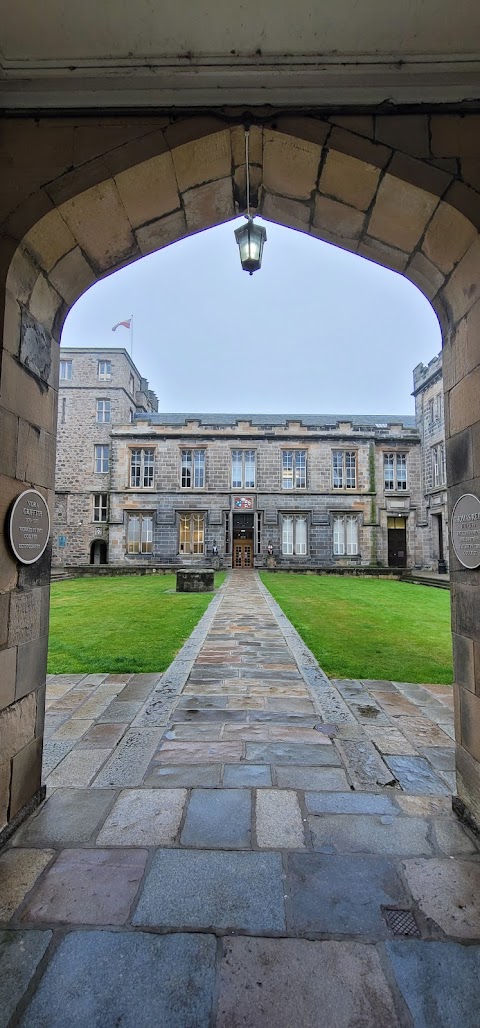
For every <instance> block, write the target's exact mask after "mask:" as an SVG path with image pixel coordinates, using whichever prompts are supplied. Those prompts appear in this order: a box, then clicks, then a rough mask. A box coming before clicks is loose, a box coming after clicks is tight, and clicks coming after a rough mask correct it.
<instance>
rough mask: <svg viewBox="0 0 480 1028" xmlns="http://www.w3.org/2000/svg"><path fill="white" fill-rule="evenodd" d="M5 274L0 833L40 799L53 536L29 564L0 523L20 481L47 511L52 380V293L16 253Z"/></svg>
mask: <svg viewBox="0 0 480 1028" xmlns="http://www.w3.org/2000/svg"><path fill="white" fill-rule="evenodd" d="M12 280H13V281H14V282H15V280H16V283H17V284H19V283H21V288H20V289H18V291H17V289H15V294H14V293H13V292H11V291H9V290H8V289H7V290H6V291H4V293H3V296H4V298H5V322H4V334H3V338H2V341H1V343H0V347H1V348H0V359H1V365H0V440H1V445H0V524H1V528H2V530H1V531H0V839H1V838H2V837H3V838H4V837H5V836H6V835H7V834H8V831H10V830H11V828H12V827H13V826H14V825H15V824H16V823H18V821H19V820H21V819H22V817H23V816H24V814H25V813H26V812H27V811H28V810H29V809H31V808H32V807H33V806H34V805H35V804H36V803H37V802H38V801H39V800H40V798H41V791H40V790H41V760H42V740H43V719H44V709H45V676H46V661H47V644H48V610H49V590H50V584H49V583H50V549H51V544H49V546H48V547H47V550H46V551H45V553H44V554H43V556H42V557H41V558H40V560H39V561H38V562H37V563H36V564H32V565H29V566H27V565H22V564H20V563H19V562H18V561H16V559H15V557H14V556H13V554H12V553H11V551H10V548H9V545H8V543H7V541H6V538H5V534H4V530H3V529H4V525H5V522H6V519H7V517H8V511H9V508H10V507H11V505H12V503H13V501H14V500H15V499H16V497H17V496H18V495H19V493H21V492H22V491H23V490H24V489H26V488H29V487H34V488H36V489H38V490H39V492H40V493H42V495H43V496H44V497H45V499H46V501H47V503H48V505H49V509H50V512H52V508H53V489H54V475H55V427H56V383H57V379H58V344H57V343H56V342H55V340H54V339H53V335H52V329H53V323H54V319H55V315H56V312H57V310H58V306H59V302H60V297H56V298H55V297H54V296H53V295H52V292H53V291H52V292H51V291H50V290H49V287H46V286H47V284H46V283H45V280H42V281H40V284H39V277H38V270H37V269H36V268H35V267H34V265H30V266H29V265H28V260H27V259H26V258H24V257H23V256H22V254H21V253H18V256H15V257H14V259H13V263H12V266H11V270H10V277H9V282H11V281H12ZM44 285H45V287H46V288H44ZM35 290H36V291H37V292H36V296H34V297H33V303H32V302H30V311H31V310H32V308H33V309H34V310H35V311H36V316H34V315H33V314H32V313H30V312H29V311H28V310H27V307H26V305H25V304H26V303H27V302H28V301H29V300H30V301H31V299H32V294H33V293H34V292H35ZM19 298H20V299H19ZM57 301H58V303H57ZM7 824H8V825H9V828H8V829H5V826H6V825H7Z"/></svg>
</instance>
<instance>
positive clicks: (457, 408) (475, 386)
mask: <svg viewBox="0 0 480 1028" xmlns="http://www.w3.org/2000/svg"><path fill="white" fill-rule="evenodd" d="M479 396H480V366H479V367H478V368H475V369H474V370H473V371H471V372H470V374H469V375H467V376H466V377H465V378H464V379H462V381H461V382H459V383H458V385H456V386H454V387H453V389H451V390H450V394H449V412H450V434H451V435H452V436H453V435H456V433H457V432H463V431H464V430H465V429H466V428H468V427H469V426H470V425H474V424H475V423H476V422H477V421H478V416H479V407H478V397H479Z"/></svg>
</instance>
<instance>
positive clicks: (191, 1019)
mask: <svg viewBox="0 0 480 1028" xmlns="http://www.w3.org/2000/svg"><path fill="white" fill-rule="evenodd" d="M26 716H27V717H28V712H27V714H26ZM45 738H46V741H45V748H44V781H45V785H46V790H47V796H46V801H45V802H44V803H43V804H42V806H41V807H40V808H39V809H38V810H37V811H35V813H34V814H33V815H32V816H31V817H30V818H29V819H28V820H27V821H26V822H24V824H23V825H22V826H21V827H20V828H19V829H18V830H17V831H16V833H15V834H13V835H12V837H11V839H10V840H9V843H8V845H7V847H6V849H5V850H4V851H3V853H2V854H1V856H0V917H1V921H2V925H1V930H0V944H1V947H2V953H3V955H2V964H1V967H2V971H1V972H0V1026H2V1028H6V1026H7V1025H8V1026H11V1028H13V1026H14V1025H15V1026H16V1025H22V1026H29V1028H43V1026H45V1028H46V1026H47V1025H48V1028H63V1026H64V1025H66V1024H68V1025H69V1026H83V1025H86V1024H87V1023H88V1024H89V1025H94V1026H98V1028H114V1026H116V1025H121V1026H122V1028H133V1026H134V1025H135V1026H140V1028H143V1026H148V1028H150V1026H152V1028H153V1026H154V1025H155V1026H158V1025H165V1026H166V1028H173V1026H174V1028H177V1026H178V1028H197V1026H198V1028H204V1026H205V1028H207V1026H215V1028H237V1026H238V1028H240V1026H247V1028H248V1026H250V1028H260V1026H261V1028H293V1026H295V1025H299V1024H302V1025H305V1026H308V1028H310V1026H312V1028H313V1026H316V1025H319V1026H320V1025H321V1026H322V1028H323V1026H324V1025H325V1026H330V1025H335V1026H339V1028H347V1026H348V1028H354V1026H355V1028H357V1026H359V1025H362V1026H370V1025H371V1026H381V1028H394V1026H403V1028H408V1026H410V1028H417V1026H419V1028H421V1026H425V1028H430V1026H432V1028H433V1025H435V1028H438V1026H449V1028H450V1026H451V1028H454V1026H455V1028H458V1026H460V1025H461V1026H462V1028H474V1026H477V1025H478V1002H479V999H480V990H479V985H478V982H479V978H480V906H479V903H478V895H479V891H480V864H479V852H478V846H477V842H476V839H475V836H474V835H473V834H472V833H471V832H470V831H469V830H468V828H466V827H465V826H464V825H462V824H461V823H460V821H459V820H458V819H457V817H456V816H455V814H454V813H453V812H452V805H451V796H452V792H453V791H454V790H455V778H454V726H453V696H452V690H451V687H449V686H446V685H428V684H425V685H418V684H415V685H413V684H409V683H401V682H393V681H372V680H329V679H328V678H327V677H326V675H325V674H324V673H323V671H322V670H321V668H320V667H319V665H318V664H317V662H316V660H315V658H314V657H313V655H312V654H311V653H310V651H309V650H308V649H307V648H306V646H305V645H304V643H303V642H302V641H301V639H300V637H299V636H298V634H297V632H296V631H295V629H294V628H293V626H292V625H291V623H290V622H289V621H288V619H287V617H286V616H285V614H283V613H282V611H281V609H280V608H279V607H278V605H277V604H276V602H275V600H274V599H273V598H272V597H271V595H270V593H269V592H268V591H267V589H266V588H265V586H264V585H263V584H262V583H261V581H260V579H259V577H258V575H257V574H256V573H254V572H233V573H231V574H230V575H229V576H228V578H227V580H226V582H225V583H224V584H223V585H222V587H221V589H220V590H219V591H218V592H217V594H216V595H215V596H214V598H213V599H212V601H211V603H210V605H209V607H208V609H207V611H206V613H205V614H204V615H203V617H202V619H201V620H200V622H199V623H198V625H197V627H196V628H195V629H194V631H193V632H192V634H191V636H190V637H189V638H188V640H187V641H186V643H185V644H184V646H183V647H182V649H181V650H180V652H179V654H178V656H177V657H176V658H175V660H174V661H173V663H172V664H171V665H170V667H169V668H168V669H167V670H166V671H165V672H164V673H163V674H155V673H149V674H107V673H103V674H81V673H80V674H73V675H69V674H62V675H50V676H49V679H48V681H47V704H46V715H45ZM460 982H461V988H460Z"/></svg>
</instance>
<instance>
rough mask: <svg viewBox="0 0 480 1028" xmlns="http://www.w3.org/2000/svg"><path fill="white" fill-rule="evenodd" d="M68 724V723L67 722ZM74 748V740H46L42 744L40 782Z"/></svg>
mask: <svg viewBox="0 0 480 1028" xmlns="http://www.w3.org/2000/svg"><path fill="white" fill-rule="evenodd" d="M69 723H70V722H69ZM74 746H75V739H74V738H70V739H68V740H66V739H65V740H63V741H61V742H57V740H56V739H55V740H54V739H46V740H45V742H44V744H43V755H42V780H43V781H45V779H46V778H48V776H49V775H50V774H51V772H52V771H53V770H54V769H55V768H56V767H58V765H59V764H60V763H61V761H62V760H63V759H64V757H66V756H67V753H70V750H73V747H74Z"/></svg>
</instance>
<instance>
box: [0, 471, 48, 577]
mask: <svg viewBox="0 0 480 1028" xmlns="http://www.w3.org/2000/svg"><path fill="white" fill-rule="evenodd" d="M49 535H50V514H49V510H48V507H47V504H46V503H45V500H44V498H43V496H42V494H41V493H38V492H37V490H36V489H26V490H25V492H24V493H20V496H17V499H16V500H15V503H14V504H13V507H12V510H11V513H10V531H9V536H10V545H11V547H12V550H13V552H14V554H15V556H16V558H17V560H20V561H21V562H22V564H34V563H35V561H36V560H39V559H40V557H41V556H42V553H43V552H44V550H45V548H46V545H47V543H48V537H49Z"/></svg>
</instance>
